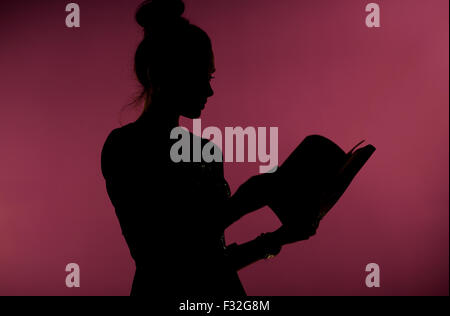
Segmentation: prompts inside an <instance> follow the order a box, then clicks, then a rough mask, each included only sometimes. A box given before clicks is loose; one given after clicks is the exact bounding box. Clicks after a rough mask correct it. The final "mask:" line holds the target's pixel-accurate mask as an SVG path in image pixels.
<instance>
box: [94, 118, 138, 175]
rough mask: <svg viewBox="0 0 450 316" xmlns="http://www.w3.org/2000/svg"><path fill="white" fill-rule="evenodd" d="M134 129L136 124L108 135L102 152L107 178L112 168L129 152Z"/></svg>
mask: <svg viewBox="0 0 450 316" xmlns="http://www.w3.org/2000/svg"><path fill="white" fill-rule="evenodd" d="M134 129H135V128H134V124H133V123H130V124H128V125H125V126H122V127H119V128H116V129H114V130H112V131H111V132H110V133H109V134H108V136H107V138H106V140H105V143H104V144H103V148H102V152H101V168H102V173H103V176H104V177H105V178H106V177H107V176H108V175H110V173H111V167H112V166H113V165H114V164H115V163H116V162H117V161H120V160H121V157H122V156H123V153H125V152H126V151H127V148H126V147H127V145H129V144H130V142H131V140H132V139H133V134H134Z"/></svg>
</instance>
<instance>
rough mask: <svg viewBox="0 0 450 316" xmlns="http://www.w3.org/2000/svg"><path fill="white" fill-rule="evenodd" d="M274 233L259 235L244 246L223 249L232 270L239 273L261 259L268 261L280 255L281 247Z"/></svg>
mask: <svg viewBox="0 0 450 316" xmlns="http://www.w3.org/2000/svg"><path fill="white" fill-rule="evenodd" d="M274 234H275V233H265V234H261V235H260V236H259V237H257V238H255V239H254V240H252V241H249V242H247V243H245V244H241V245H238V244H236V243H234V244H231V245H229V246H227V247H226V249H225V256H226V258H227V260H228V262H229V264H230V265H231V267H232V268H233V269H235V270H236V271H239V270H240V269H242V268H245V267H247V266H249V265H251V264H253V263H255V262H257V261H259V260H261V259H269V258H271V257H274V256H276V255H277V254H279V253H280V251H281V248H282V245H281V244H280V243H279V242H278V240H277V239H276V238H275V235H274Z"/></svg>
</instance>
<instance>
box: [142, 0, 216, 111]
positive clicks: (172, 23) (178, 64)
mask: <svg viewBox="0 0 450 316" xmlns="http://www.w3.org/2000/svg"><path fill="white" fill-rule="evenodd" d="M183 12H184V3H183V1H182V0H152V1H145V2H143V3H142V4H141V5H140V6H139V8H138V11H137V12H136V21H137V23H138V24H139V25H140V26H142V27H143V28H144V39H143V40H142V42H141V43H140V44H139V47H138V49H137V51H136V55H135V72H136V76H137V78H138V80H139V82H140V83H141V85H142V93H141V98H145V99H146V104H145V106H146V109H147V107H151V106H166V107H170V108H168V109H165V110H168V111H170V112H174V113H176V114H179V115H182V116H186V117H188V118H198V117H200V114H201V111H202V110H203V108H204V105H205V104H206V101H207V99H208V98H209V97H210V96H212V95H213V91H212V89H211V85H210V81H211V78H212V73H213V72H214V71H215V69H214V55H213V52H212V46H211V40H210V39H209V37H208V35H207V34H206V33H205V32H204V31H203V30H201V29H200V28H199V27H197V26H195V25H193V24H190V23H189V21H188V20H186V19H185V18H183V17H182V14H183Z"/></svg>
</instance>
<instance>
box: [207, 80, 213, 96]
mask: <svg viewBox="0 0 450 316" xmlns="http://www.w3.org/2000/svg"><path fill="white" fill-rule="evenodd" d="M213 95H214V90H213V89H212V87H211V83H210V82H208V86H207V90H206V97H208V98H209V97H212V96H213Z"/></svg>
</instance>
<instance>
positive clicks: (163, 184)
mask: <svg viewBox="0 0 450 316" xmlns="http://www.w3.org/2000/svg"><path fill="white" fill-rule="evenodd" d="M183 12H184V4H183V2H182V1H181V0H170V1H169V0H153V1H145V2H143V3H142V4H141V5H140V7H139V8H138V10H137V13H136V21H137V23H138V24H139V25H141V26H142V27H143V28H144V39H143V40H142V42H141V43H140V45H139V46H138V48H137V51H136V54H135V72H136V76H137V78H138V80H139V82H140V83H141V85H142V94H141V96H140V98H141V99H145V105H144V111H143V113H142V115H141V116H140V117H139V118H138V119H137V120H136V121H135V122H133V123H130V124H128V125H126V126H123V127H121V128H118V129H115V130H113V131H112V132H111V133H110V135H109V136H108V138H107V140H106V142H105V144H104V147H103V150H102V161H101V163H102V172H103V176H104V178H105V180H106V187H107V191H108V195H109V197H110V199H111V201H112V204H113V205H114V207H115V212H116V215H117V217H118V220H119V223H120V226H121V229H122V233H123V235H124V237H125V240H126V242H127V244H128V246H129V249H130V253H131V256H132V257H133V259H134V261H135V263H136V272H135V277H134V281H133V286H132V290H131V295H164V296H170V295H177V296H180V295H181V296H199V295H209V296H225V295H227V296H242V295H246V293H245V290H244V288H243V286H242V284H241V282H240V280H239V277H238V275H237V271H238V270H239V269H241V268H243V267H245V266H248V265H249V264H251V263H253V262H256V261H258V260H260V259H263V258H267V257H269V256H272V255H276V254H278V253H279V252H280V250H281V247H282V244H283V243H284V242H283V238H282V236H281V235H280V233H279V231H280V230H278V231H276V232H273V233H266V234H262V235H261V236H259V237H258V238H256V239H255V240H253V241H250V242H248V243H245V244H242V245H237V244H233V245H228V246H226V244H225V240H224V230H225V229H226V228H227V227H228V226H230V225H231V224H232V223H234V222H235V221H237V220H238V219H240V218H241V217H242V216H244V215H245V214H248V213H250V212H253V211H255V210H258V209H260V208H261V207H263V206H265V205H269V202H270V201H269V198H270V192H271V188H270V186H271V185H272V181H271V176H272V175H270V174H265V175H259V176H255V177H252V178H251V179H249V180H248V181H247V182H246V183H244V184H243V185H242V186H241V187H240V188H239V189H238V191H237V192H236V193H235V194H234V195H233V196H231V195H230V190H229V186H228V184H227V182H226V180H225V179H224V173H223V164H222V163H217V162H212V163H206V162H200V163H192V162H191V163H187V162H186V163H178V164H177V163H173V162H172V160H171V159H170V148H171V147H172V145H173V144H174V142H176V140H171V139H170V132H171V131H172V129H173V128H174V127H177V126H178V121H179V118H180V116H183V117H187V118H191V119H195V118H199V117H200V115H201V112H202V110H203V109H204V107H205V104H206V102H207V99H208V98H209V97H211V96H212V95H213V90H212V89H211V85H210V81H211V79H212V75H213V73H214V71H215V67H214V55H213V51H212V46H211V41H210V39H209V37H208V35H207V34H206V33H205V32H204V31H203V30H201V29H200V28H199V27H197V26H195V25H193V24H191V23H190V22H189V21H188V20H186V19H185V18H183V17H182V14H183ZM190 136H191V137H192V139H193V138H194V137H197V136H194V135H192V134H190ZM201 142H202V145H205V144H207V143H208V141H207V140H204V139H201ZM191 144H193V141H191ZM216 150H218V149H217V148H216ZM192 152H193V151H192V150H191V153H192ZM191 161H192V160H191ZM311 234H314V232H307V233H305V239H307V238H308V237H309V236H310V235H311Z"/></svg>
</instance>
